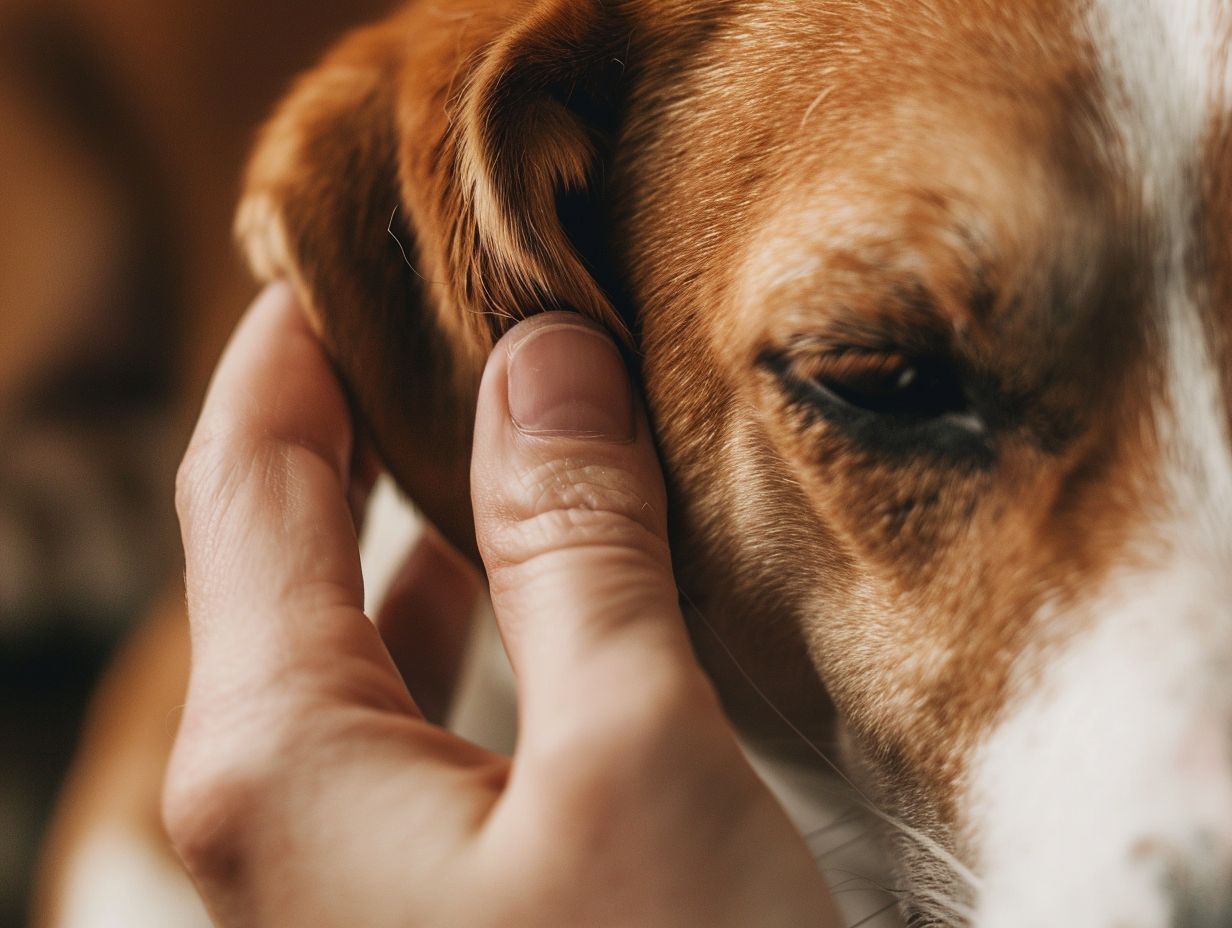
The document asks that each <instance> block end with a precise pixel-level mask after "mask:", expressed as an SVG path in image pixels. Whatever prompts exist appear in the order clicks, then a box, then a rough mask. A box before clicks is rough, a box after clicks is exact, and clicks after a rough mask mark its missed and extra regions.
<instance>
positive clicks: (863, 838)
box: [813, 834, 872, 863]
mask: <svg viewBox="0 0 1232 928" xmlns="http://www.w3.org/2000/svg"><path fill="white" fill-rule="evenodd" d="M870 837H872V836H871V835H868V834H859V835H856V836H855V837H854V838H848V839H847V840H846V841H844V842H842V843H841V844H836V845H835V846H834V847H832V848H830V849H829V850H827V851H822V852H821V853H820V854H818V855H816V856H814V857H813V860H814V861H815V862H817V863H821V862H822V861H823V860H825V859H826V858H827V857H830V856H831V855H833V854H837V853H838V852H839V851H845V850H847V848H849V847H851V846H852V845H853V844H859V843H860V842H861V841H867V840H868V839H869V838H870Z"/></svg>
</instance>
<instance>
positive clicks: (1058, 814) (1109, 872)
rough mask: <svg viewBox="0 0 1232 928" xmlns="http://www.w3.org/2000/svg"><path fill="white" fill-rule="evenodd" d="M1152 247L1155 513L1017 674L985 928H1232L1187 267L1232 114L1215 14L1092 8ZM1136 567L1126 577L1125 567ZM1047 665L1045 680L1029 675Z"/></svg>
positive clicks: (1219, 612)
mask: <svg viewBox="0 0 1232 928" xmlns="http://www.w3.org/2000/svg"><path fill="white" fill-rule="evenodd" d="M1089 25H1090V29H1091V35H1092V38H1093V40H1094V42H1095V45H1096V49H1097V52H1098V54H1099V59H1100V65H1101V68H1102V70H1103V74H1104V78H1105V82H1106V90H1107V95H1108V99H1109V108H1110V109H1109V116H1110V121H1111V122H1112V124H1113V125H1114V126H1115V127H1116V129H1117V130H1118V135H1119V138H1118V139H1117V144H1118V151H1117V152H1116V158H1115V160H1116V162H1117V163H1120V164H1123V165H1124V167H1125V169H1126V170H1127V171H1128V175H1127V176H1128V177H1129V178H1130V180H1131V183H1134V184H1137V185H1138V186H1137V187H1136V188H1131V191H1133V190H1135V189H1136V192H1138V193H1139V194H1140V197H1141V202H1142V206H1143V213H1144V219H1145V221H1146V222H1147V223H1148V225H1149V227H1150V229H1151V231H1152V233H1153V234H1154V237H1153V239H1152V240H1153V241H1156V242H1157V243H1158V251H1157V254H1156V264H1155V267H1154V268H1153V271H1154V277H1155V283H1156V287H1157V289H1156V291H1155V292H1154V293H1152V294H1147V295H1146V299H1147V300H1148V304H1147V305H1148V309H1149V310H1150V311H1151V312H1152V313H1153V314H1155V318H1157V319H1158V320H1159V331H1160V332H1162V334H1163V337H1164V339H1165V341H1166V362H1167V371H1168V383H1167V387H1166V392H1165V394H1164V395H1163V396H1161V397H1160V398H1159V402H1158V407H1157V409H1156V410H1155V425H1156V428H1157V429H1158V432H1159V436H1160V445H1161V447H1162V449H1163V452H1162V453H1163V460H1161V461H1160V462H1159V463H1160V466H1161V469H1162V475H1163V484H1162V486H1161V487H1160V488H1159V489H1160V490H1161V491H1162V497H1163V499H1162V502H1163V505H1162V507H1161V508H1160V510H1159V511H1157V512H1151V513H1144V514H1143V524H1142V526H1141V527H1140V528H1139V534H1138V536H1137V537H1136V538H1134V539H1132V541H1133V543H1134V544H1133V550H1132V551H1131V552H1129V554H1130V555H1131V556H1133V558H1134V561H1135V563H1136V564H1137V565H1138V566H1136V567H1134V568H1133V569H1131V568H1129V567H1126V568H1124V569H1122V570H1121V571H1120V572H1117V573H1114V574H1113V576H1112V578H1111V579H1110V580H1109V581H1107V583H1106V584H1105V586H1104V589H1103V591H1102V592H1101V593H1100V594H1099V595H1098V596H1094V597H1092V599H1091V600H1090V601H1088V602H1087V603H1084V604H1082V605H1081V606H1079V607H1078V608H1077V609H1076V610H1073V611H1071V612H1069V613H1068V614H1045V615H1041V616H1039V623H1040V624H1041V626H1047V627H1048V628H1049V629H1051V630H1052V631H1054V632H1055V631H1064V630H1067V629H1075V630H1078V631H1077V637H1075V638H1072V639H1071V640H1070V641H1068V642H1067V643H1065V644H1064V645H1062V646H1059V647H1056V648H1055V649H1052V650H1050V651H1047V652H1045V653H1038V652H1037V653H1029V654H1026V655H1024V657H1023V658H1022V663H1021V665H1020V667H1019V670H1018V680H1017V694H1018V696H1017V699H1018V700H1020V701H1018V702H1015V703H1011V711H1010V715H1009V716H1008V718H1007V719H1006V720H1004V721H1003V722H1001V724H1000V725H999V726H998V727H997V728H996V729H995V730H994V731H993V733H992V734H991V736H990V737H989V739H988V740H987V742H986V743H985V744H984V745H983V747H982V749H981V750H980V751H979V752H978V754H977V756H976V757H975V758H974V759H973V765H972V767H971V771H972V775H971V793H970V806H969V809H970V813H969V817H968V822H969V828H970V831H971V838H972V841H973V843H974V844H975V846H976V848H977V851H978V853H979V858H980V861H979V863H980V870H981V874H982V876H983V879H984V891H983V893H982V895H981V899H980V902H979V907H978V910H977V912H978V914H977V918H976V924H977V925H979V926H980V928H1031V926H1038V925H1060V924H1064V925H1083V926H1085V928H1168V926H1172V925H1193V926H1207V925H1212V926H1214V925H1224V924H1229V923H1232V895H1229V885H1230V883H1232V880H1230V879H1229V875H1232V686H1230V682H1232V570H1229V567H1232V454H1230V442H1229V435H1228V426H1227V422H1228V408H1227V403H1226V400H1225V398H1224V396H1223V393H1222V387H1221V383H1220V376H1219V372H1218V370H1217V368H1216V366H1215V363H1214V360H1213V355H1212V352H1211V348H1210V346H1209V344H1208V343H1207V339H1206V337H1205V334H1204V327H1203V321H1202V313H1201V308H1202V307H1201V305H1200V303H1199V301H1200V300H1201V299H1202V298H1203V294H1202V292H1201V288H1200V287H1199V286H1197V282H1196V281H1194V280H1191V279H1190V276H1189V274H1188V267H1187V260H1186V259H1187V255H1188V254H1189V252H1190V249H1191V247H1192V243H1193V239H1192V237H1193V234H1194V231H1195V230H1194V226H1193V215H1194V213H1193V207H1194V204H1195V202H1196V200H1195V197H1196V195H1197V189H1198V188H1197V185H1198V183H1199V180H1200V170H1201V167H1202V158H1203V146H1204V142H1205V138H1206V134H1207V132H1208V131H1209V125H1210V120H1211V118H1212V116H1213V115H1215V114H1217V113H1221V112H1223V111H1225V110H1226V108H1227V104H1228V101H1229V99H1230V98H1232V94H1230V90H1232V72H1230V71H1229V65H1228V60H1227V58H1226V56H1224V55H1222V54H1221V46H1223V45H1224V44H1225V43H1224V37H1225V36H1226V34H1227V27H1228V25H1229V21H1228V14H1227V13H1226V11H1225V10H1224V5H1223V4H1222V3H1219V2H1217V0H1174V2H1168V0H1095V2H1094V3H1093V4H1092V7H1091V13H1090V21H1089ZM1127 563H1128V558H1127ZM1038 668H1042V669H1038Z"/></svg>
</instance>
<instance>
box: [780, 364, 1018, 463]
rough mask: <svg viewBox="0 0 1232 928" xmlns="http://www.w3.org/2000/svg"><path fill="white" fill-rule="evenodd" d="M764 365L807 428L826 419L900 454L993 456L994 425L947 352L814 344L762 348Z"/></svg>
mask: <svg viewBox="0 0 1232 928" xmlns="http://www.w3.org/2000/svg"><path fill="white" fill-rule="evenodd" d="M758 365H759V367H761V368H762V369H763V370H765V371H767V372H768V373H770V374H771V375H772V377H773V379H774V382H775V389H776V390H777V391H778V392H779V394H780V395H781V396H782V397H783V398H784V400H785V401H786V405H787V408H788V410H789V412H791V413H792V414H794V415H795V416H797V417H798V419H799V421H800V423H801V428H804V429H808V428H810V427H813V426H816V425H825V426H826V427H827V428H829V429H831V430H837V431H838V432H839V433H840V434H842V435H844V436H845V437H846V439H847V440H849V441H851V442H853V443H855V444H856V445H859V446H860V447H862V448H863V449H865V450H867V451H868V452H870V453H873V454H878V455H882V456H886V457H889V458H893V459H899V460H916V459H919V458H920V457H921V456H925V457H927V458H931V459H933V460H937V461H939V462H942V461H948V462H951V463H963V464H964V465H965V466H975V467H978V468H981V469H982V468H986V467H988V466H991V464H992V463H993V460H994V447H993V443H992V435H991V433H990V430H989V428H988V427H987V424H986V423H985V421H984V419H983V418H982V417H981V416H980V415H979V414H978V413H976V412H975V411H974V409H973V408H972V407H971V404H970V403H969V402H968V400H967V396H966V391H965V388H964V386H963V378H962V376H961V374H960V373H959V372H958V370H956V369H955V367H954V366H953V364H952V363H951V362H948V361H946V360H945V359H944V358H943V357H942V356H939V355H935V354H934V355H926V354H922V355H919V356H912V355H909V354H908V353H907V352H903V351H900V350H895V349H893V348H884V349H883V348H877V349H872V348H862V347H851V346H846V345H840V346H829V347H826V348H819V347H818V346H815V345H811V344H810V345H809V346H808V350H807V351H803V352H801V351H799V350H796V349H794V348H792V349H789V350H787V351H781V352H775V351H767V352H763V353H762V355H761V356H760V357H759V358H758Z"/></svg>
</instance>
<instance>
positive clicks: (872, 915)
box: [847, 899, 898, 928]
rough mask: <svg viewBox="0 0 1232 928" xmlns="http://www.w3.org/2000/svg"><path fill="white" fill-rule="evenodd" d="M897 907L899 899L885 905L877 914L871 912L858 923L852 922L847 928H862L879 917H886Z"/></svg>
mask: <svg viewBox="0 0 1232 928" xmlns="http://www.w3.org/2000/svg"><path fill="white" fill-rule="evenodd" d="M896 905H898V900H897V899H895V900H894V901H893V902H887V903H886V904H885V905H883V906H882V907H881V908H879V909H878V910H877V911H876V912H870V913H869V914H868V915H865V916H864V917H863V918H862V919H860V920H859V921H858V922H852V923H851V924H850V925H848V926H847V928H860V926H861V925H867V924H868V923H869V922H871V921H872V920H873V919H874V918H876V917H877V916H878V915H884V914H885V913H886V912H888V911H890V909H892V908H894V907H895V906H896Z"/></svg>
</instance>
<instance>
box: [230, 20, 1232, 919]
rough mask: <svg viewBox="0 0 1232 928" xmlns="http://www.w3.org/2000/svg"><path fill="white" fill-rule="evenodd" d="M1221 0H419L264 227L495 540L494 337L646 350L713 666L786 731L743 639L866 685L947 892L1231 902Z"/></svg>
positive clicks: (1228, 169) (274, 193)
mask: <svg viewBox="0 0 1232 928" xmlns="http://www.w3.org/2000/svg"><path fill="white" fill-rule="evenodd" d="M1218 7H1219V4H1218V3H1217V2H1216V0H1188V2H1184V3H1179V4H1177V8H1176V9H1173V8H1172V7H1171V6H1169V5H1168V4H1165V3H1164V2H1162V0H1159V2H1154V0H1094V2H1089V3H1085V2H1084V3H1080V2H1077V0H1031V2H1024V3H1013V4H1009V3H970V2H965V0H925V2H915V0H912V2H906V0H903V2H898V0H886V2H880V3H852V2H846V0H835V2H819V0H807V2H806V0H799V2H797V0H745V2H731V0H698V2H694V3H689V4H658V3H651V2H640V0H621V2H608V3H600V2H597V0H540V2H533V3H530V2H528V3H520V2H508V3H505V2H497V0H468V2H465V3H458V4H454V5H451V6H449V7H446V6H444V5H440V4H428V3H424V4H416V5H413V6H412V7H411V8H409V9H408V10H406V11H404V12H403V13H401V14H399V15H398V16H397V17H396V18H394V19H392V20H390V21H388V22H386V23H384V24H382V25H380V26H378V27H375V28H373V29H369V30H367V31H365V32H362V33H359V34H357V35H355V36H353V37H351V38H350V40H348V41H347V42H346V43H345V44H344V45H343V46H342V47H341V48H340V49H339V50H338V51H337V52H336V53H335V54H334V55H333V56H332V57H331V58H329V59H328V60H327V61H326V62H325V63H324V64H323V65H322V66H321V67H320V68H319V69H318V70H317V71H316V72H314V73H313V74H311V75H309V76H308V77H307V78H306V79H305V80H304V81H303V82H302V83H301V84H300V85H299V86H298V88H297V90H296V91H295V92H294V93H293V94H292V95H291V97H290V99H289V101H288V102H287V103H286V104H285V105H284V107H283V108H282V109H281V111H280V113H279V114H278V115H277V117H276V118H275V119H274V120H273V121H272V123H271V124H270V126H269V127H268V129H267V131H266V133H265V136H264V139H263V142H262V144H261V146H260V149H259V151H258V154H257V157H256V159H255V161H254V164H253V167H252V169H251V173H250V177H249V183H248V191H247V195H246V199H245V202H244V206H243V209H242V213H241V226H240V228H241V232H242V235H243V237H244V239H245V242H246V244H247V246H248V249H249V252H250V254H251V255H252V256H253V259H254V263H255V265H256V266H257V268H258V270H259V271H260V272H261V273H263V274H264V275H267V276H269V275H275V274H286V275H289V276H290V277H291V278H292V279H293V280H294V282H295V283H296V284H297V286H298V287H299V289H300V291H301V295H302V296H303V298H304V299H305V301H306V303H307V305H308V306H309V307H310V309H311V312H312V314H313V316H314V319H315V320H316V323H317V324H318V326H319V328H320V330H321V332H322V334H323V336H324V338H325V341H326V342H327V344H328V345H329V346H330V348H331V350H332V351H333V353H334V355H335V357H336V359H337V361H338V364H339V366H340V369H341V371H342V373H343V374H344V376H345V377H346V379H347V381H348V383H349V384H350V387H351V389H352V390H353V393H354V395H355V399H356V403H357V407H358V408H359V410H360V411H361V413H362V415H363V416H364V417H365V419H366V421H367V424H368V427H369V429H370V431H371V433H372V435H373V436H374V438H375V440H376V442H377V444H378V446H379V447H380V449H381V451H382V453H383V455H384V457H385V459H386V461H387V463H388V465H389V466H390V467H391V469H392V470H393V472H394V474H395V476H397V477H398V478H399V479H400V481H401V482H402V483H403V485H404V486H405V487H407V488H408V489H409V490H410V492H411V493H412V495H413V496H414V497H415V498H416V499H417V500H418V501H419V502H420V503H421V504H422V505H423V506H424V507H425V508H426V510H427V511H428V512H429V514H430V515H431V516H432V517H433V518H434V519H435V520H436V521H437V522H438V524H440V525H441V526H442V528H444V529H445V530H446V532H447V533H449V534H450V535H451V537H453V538H454V539H455V541H457V542H458V543H459V544H460V545H461V546H462V547H464V548H469V547H471V546H472V545H473V541H472V540H471V538H470V523H469V506H468V503H467V468H466V460H467V454H468V441H469V431H470V424H471V409H470V407H471V404H472V403H473V399H474V394H475V385H476V383H477V379H478V374H479V372H480V369H481V367H482V364H483V361H484V358H485V356H486V353H487V350H488V349H489V348H490V346H491V345H492V343H493V340H494V339H495V338H496V337H497V336H498V335H499V333H500V332H501V331H502V330H503V329H504V328H505V327H507V325H508V324H509V323H510V322H511V320H513V319H515V318H517V317H519V316H522V315H524V314H527V313H530V312H534V311H538V310H542V309H547V308H560V307H565V308H572V309H576V310H579V311H581V312H584V313H587V314H589V315H591V316H593V317H595V318H598V319H601V320H603V321H604V322H605V323H607V324H608V325H609V326H611V327H612V328H613V329H614V330H616V331H618V332H621V333H623V334H624V335H625V336H626V337H627V339H628V343H629V345H630V346H631V347H632V348H634V349H635V351H634V353H635V355H636V357H637V358H638V359H639V360H640V364H641V372H642V376H643V380H644V385H645V390H646V395H647V397H648V401H649V405H650V410H651V415H652V418H653V420H654V424H655V427H656V432H657V436H658V438H659V441H660V446H661V451H662V456H663V460H664V463H665V466H666V468H667V471H668V477H669V483H670V485H671V487H672V490H673V501H674V507H675V512H674V530H675V552H676V557H677V562H678V569H679V573H680V577H681V582H682V586H683V587H684V589H685V590H686V591H687V593H688V596H689V598H690V599H691V601H692V602H693V603H694V604H695V606H696V612H697V613H699V614H700V615H701V616H704V617H705V622H704V623H703V622H700V620H699V628H702V629H703V630H702V631H699V633H698V638H697V641H698V647H699V650H700V651H701V652H702V654H703V656H704V657H706V658H707V659H708V663H710V665H711V667H712V670H713V672H714V674H715V675H716V677H717V678H718V679H719V681H720V683H721V684H722V686H723V688H724V690H725V691H726V694H727V695H728V696H729V699H730V702H731V705H732V710H733V712H734V713H735V714H737V715H738V716H742V717H745V718H746V720H748V721H749V722H750V724H752V725H754V726H756V725H757V724H758V715H759V710H760V711H761V712H762V713H763V714H764V712H765V706H764V705H761V704H760V702H759V699H756V698H753V696H752V695H750V688H749V687H748V686H747V684H746V683H745V682H743V681H742V680H740V679H739V675H738V674H737V672H735V671H734V670H733V668H732V665H731V664H730V663H729V662H728V661H727V658H726V656H725V655H723V654H722V653H721V651H722V648H719V647H718V646H717V645H716V643H715V639H713V638H711V637H710V635H709V632H708V631H706V630H704V626H705V625H707V624H708V625H710V626H713V629H714V631H715V632H716V633H717V637H718V639H720V640H721V641H722V642H723V648H730V650H731V652H732V654H733V655H734V656H735V658H736V660H738V661H739V662H740V664H741V665H742V666H743V668H744V670H745V671H746V672H747V674H748V675H749V676H750V677H751V678H752V679H753V680H754V681H755V682H756V684H757V685H758V686H759V687H760V688H761V689H762V690H763V691H764V694H765V696H766V697H767V698H768V700H769V702H771V703H773V704H774V705H775V707H776V708H777V709H778V710H780V711H781V712H782V713H784V714H785V715H786V716H787V717H788V718H789V719H790V720H791V721H792V722H793V723H794V724H795V725H796V726H797V727H799V728H800V729H801V731H802V732H803V733H804V734H805V735H806V736H807V737H809V738H810V739H813V740H819V739H825V738H829V737H830V736H829V735H828V733H827V732H828V727H827V726H828V724H829V720H830V718H831V712H830V710H829V706H830V704H831V703H830V701H831V700H832V702H833V705H834V706H836V707H837V709H838V713H837V715H838V718H839V720H840V727H841V732H842V741H843V744H844V751H845V753H846V759H847V762H848V764H849V765H850V767H851V769H852V770H853V771H855V773H856V775H857V776H858V779H859V781H860V782H861V784H862V786H863V788H864V789H866V790H867V791H868V792H869V793H870V795H872V797H873V798H874V799H875V800H876V801H877V802H878V803H880V804H881V806H882V807H883V808H884V809H885V810H886V812H887V813H888V814H889V815H890V816H893V817H895V818H896V819H898V820H900V822H901V823H902V826H903V827H899V828H897V829H896V830H895V832H894V834H895V835H896V837H897V840H898V843H899V849H900V858H901V860H902V861H903V863H904V871H905V879H906V881H907V882H906V888H907V889H909V890H910V891H911V892H910V896H909V898H910V899H911V900H912V905H913V906H914V908H915V909H916V910H917V911H918V912H920V913H922V915H923V916H924V920H922V921H921V923H924V921H926V920H927V919H929V918H932V919H935V920H937V921H939V922H941V923H955V922H961V921H963V920H964V918H965V917H966V916H963V915H961V914H959V913H962V912H965V911H974V913H975V914H974V916H973V920H974V922H975V923H977V924H979V925H981V926H993V928H1006V926H1024V928H1026V926H1039V925H1061V924H1074V925H1077V924H1081V925H1084V926H1091V928H1111V926H1122V925H1125V926H1135V928H1138V926H1141V928H1156V926H1164V925H1172V924H1185V925H1195V926H1197V925H1203V926H1205V925H1224V924H1226V923H1227V921H1226V920H1227V919H1228V918H1229V917H1232V915H1230V914H1229V908H1228V906H1229V905H1230V903H1229V900H1228V896H1227V890H1226V887H1227V886H1228V885H1229V883H1232V754H1230V749H1232V684H1230V683H1229V677H1228V673H1229V671H1230V670H1232V609H1230V608H1229V607H1230V606H1232V579H1229V576H1230V573H1229V567H1230V566H1232V448H1230V442H1229V411H1228V405H1227V401H1226V398H1227V395H1228V392H1229V390H1230V389H1232V316H1230V315H1229V314H1230V313H1232V261H1229V258H1230V257H1232V255H1230V254H1229V250H1230V246H1232V160H1230V156H1232V121H1230V120H1229V114H1230V113H1232V109H1230V107H1232V70H1230V68H1229V62H1228V42H1227V39H1228V37H1229V30H1230V29H1232V16H1229V15H1227V14H1226V11H1224V12H1222V13H1221V12H1220V10H1219V9H1218ZM695 618H696V617H695ZM949 901H953V902H956V903H958V904H957V905H955V906H953V907H952V908H950V909H948V910H947V904H948V902H949ZM947 911H948V912H949V914H946V912H947ZM1221 919H1222V920H1221Z"/></svg>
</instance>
